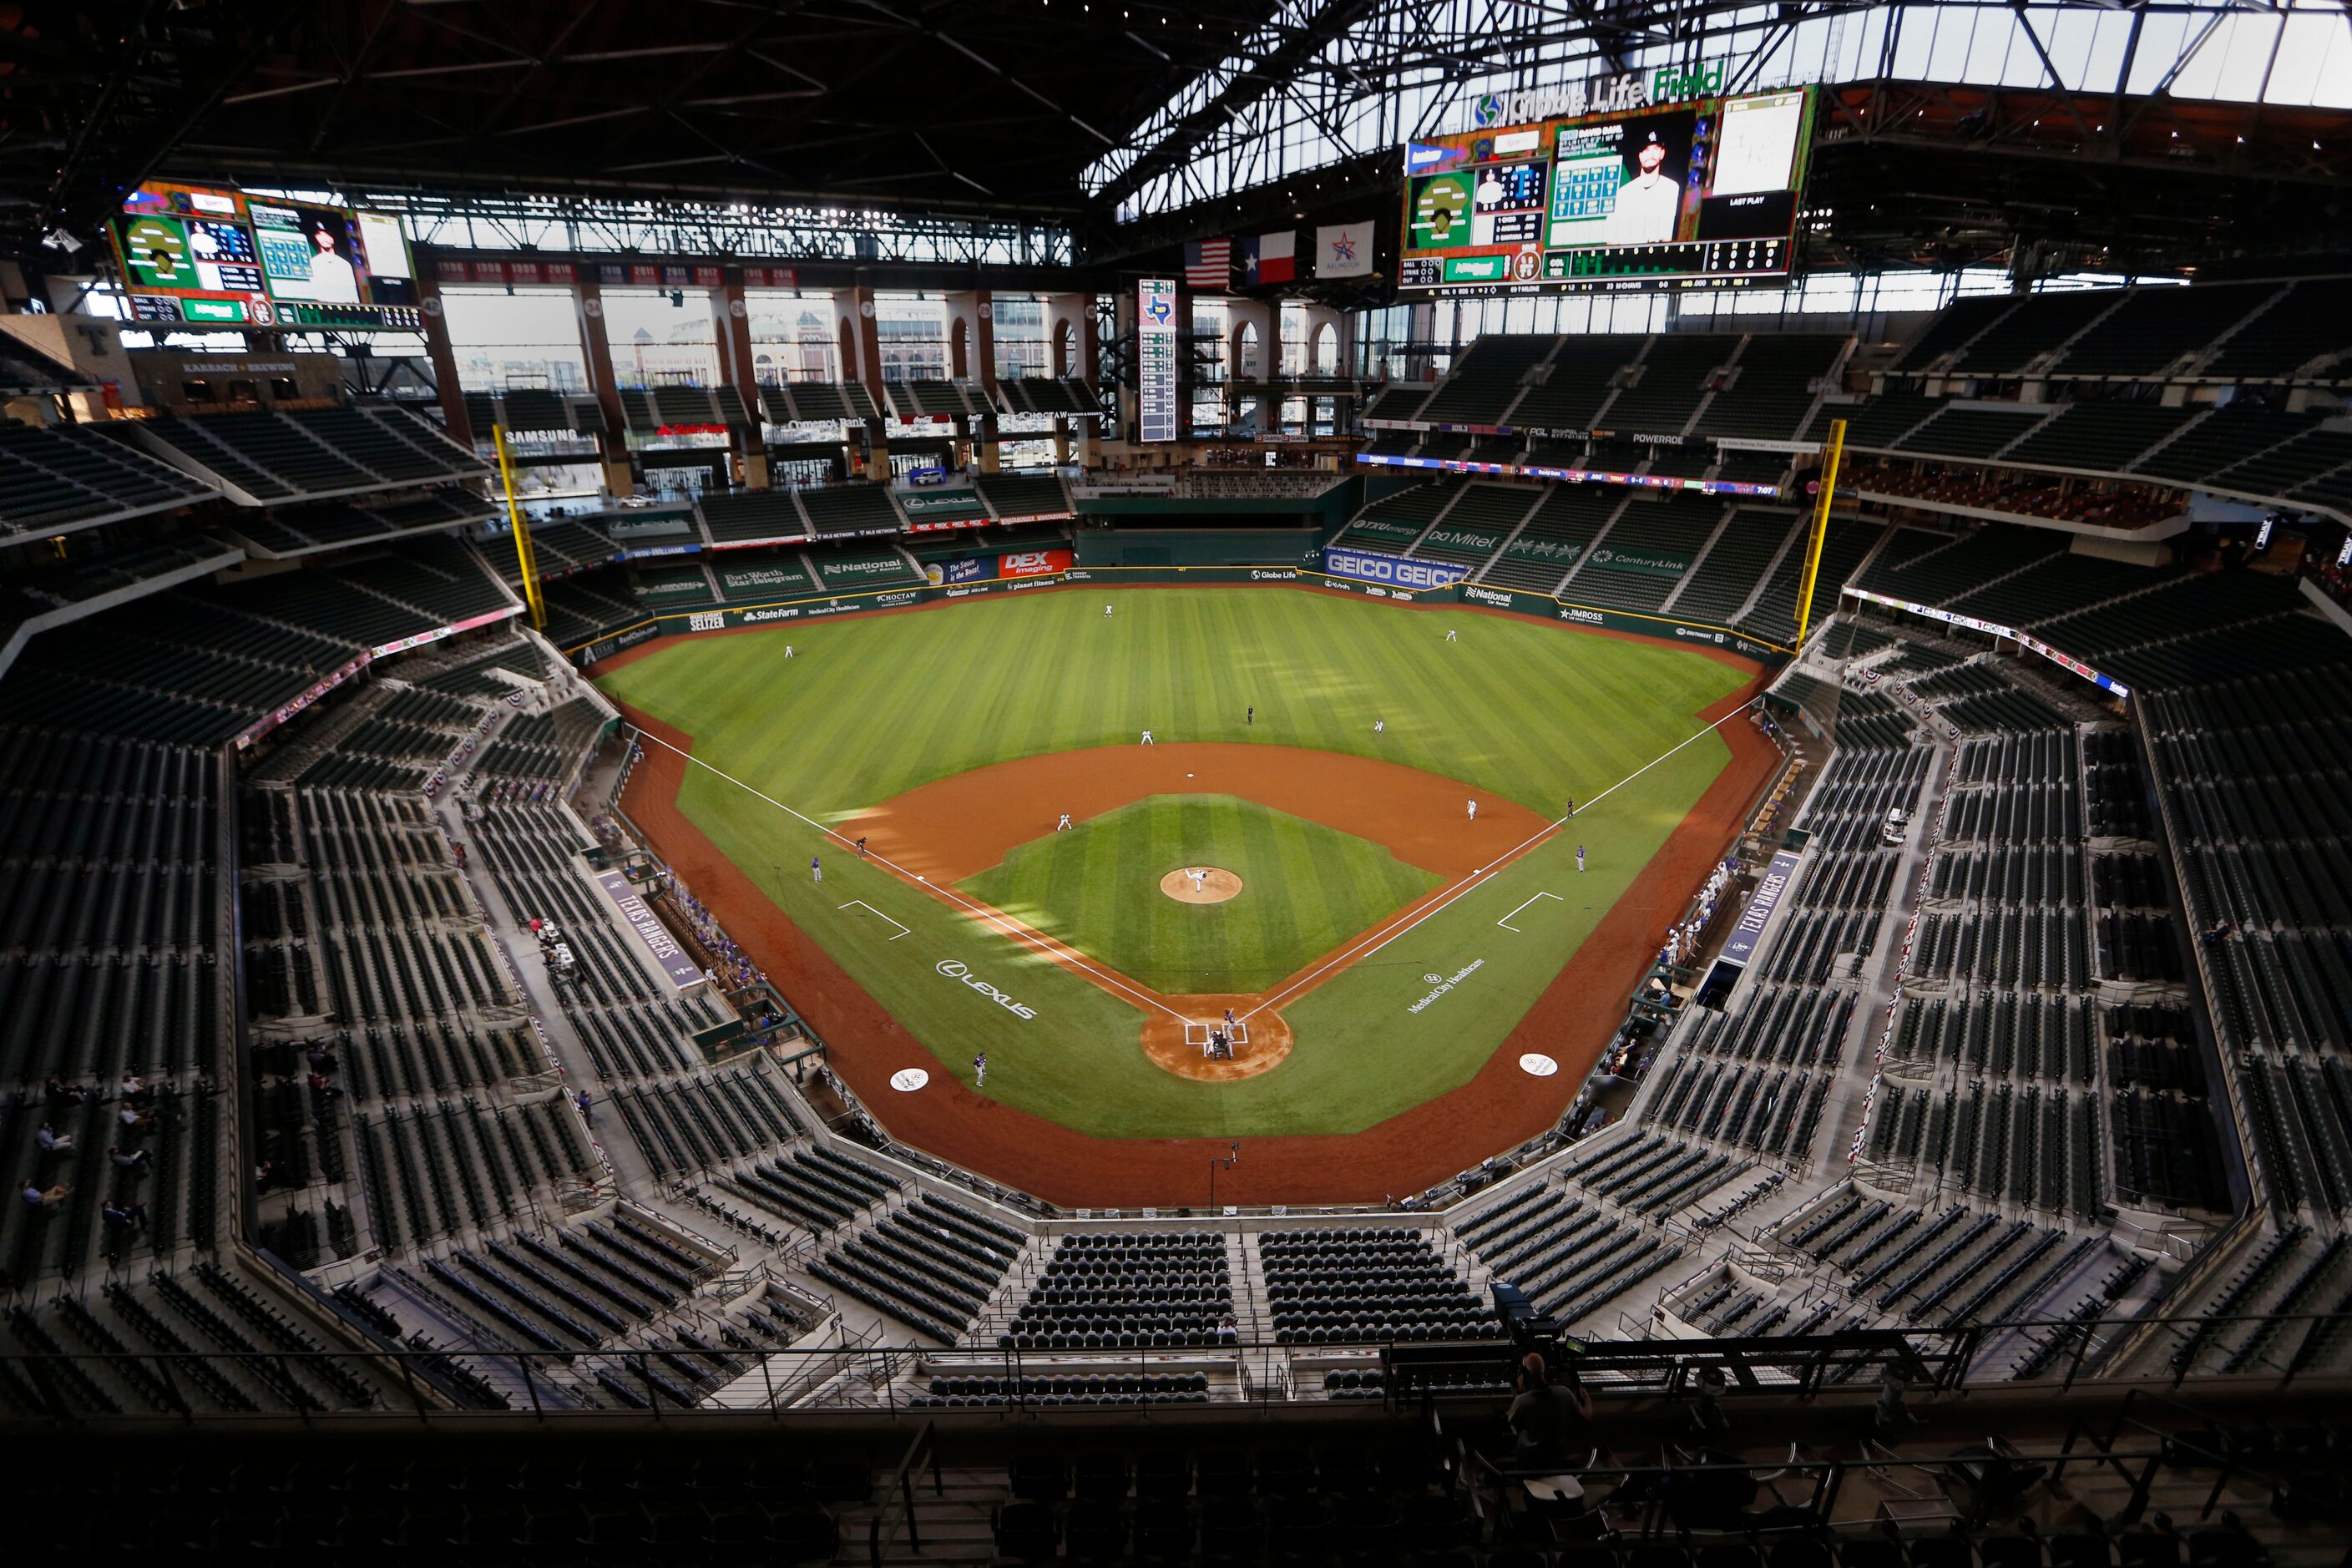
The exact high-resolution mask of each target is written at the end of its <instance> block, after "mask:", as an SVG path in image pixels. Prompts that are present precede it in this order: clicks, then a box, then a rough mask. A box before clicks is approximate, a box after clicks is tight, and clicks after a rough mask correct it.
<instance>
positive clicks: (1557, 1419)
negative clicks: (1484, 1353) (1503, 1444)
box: [1503, 1351, 1592, 1468]
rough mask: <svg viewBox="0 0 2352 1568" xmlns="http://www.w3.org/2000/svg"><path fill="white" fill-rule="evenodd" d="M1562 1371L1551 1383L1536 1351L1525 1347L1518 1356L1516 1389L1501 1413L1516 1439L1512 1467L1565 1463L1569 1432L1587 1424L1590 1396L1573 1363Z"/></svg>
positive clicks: (1590, 1409) (1589, 1422)
mask: <svg viewBox="0 0 2352 1568" xmlns="http://www.w3.org/2000/svg"><path fill="white" fill-rule="evenodd" d="M1562 1372H1563V1374H1564V1375H1563V1376H1562V1378H1561V1380H1560V1381H1559V1382H1557V1383H1555V1382H1554V1381H1553V1380H1552V1377H1551V1374H1550V1371H1549V1368H1547V1367H1546V1366H1545V1364H1544V1358H1543V1356H1542V1354H1541V1353H1540V1352H1536V1351H1529V1352H1528V1353H1527V1354H1526V1355H1525V1356H1524V1357H1522V1358H1521V1359H1520V1361H1519V1377H1518V1390H1519V1391H1518V1393H1517V1395H1515V1396H1514V1397H1513V1398H1512V1400H1511V1404H1510V1408H1509V1409H1507V1411H1505V1412H1504V1415H1503V1420H1504V1422H1505V1424H1506V1425H1507V1426H1509V1427H1510V1429H1511V1434H1512V1436H1514V1437H1515V1438H1516V1439H1517V1443H1516V1446H1515V1447H1513V1449H1512V1453H1511V1462H1512V1464H1513V1465H1514V1466H1515V1467H1517V1468H1526V1467H1528V1466H1539V1465H1557V1464H1565V1463H1567V1462H1568V1449H1567V1443H1568V1439H1569V1437H1570V1435H1571V1434H1573V1433H1574V1432H1575V1431H1576V1430H1577V1429H1578V1428H1579V1427H1580V1426H1591V1422H1592V1396H1591V1394H1587V1393H1586V1392H1585V1391H1584V1384H1583V1383H1582V1382H1581V1381H1580V1379H1579V1378H1578V1377H1577V1375H1576V1369H1575V1368H1574V1367H1566V1368H1563V1369H1562Z"/></svg>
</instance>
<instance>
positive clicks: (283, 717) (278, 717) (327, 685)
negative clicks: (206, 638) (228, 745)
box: [236, 653, 373, 752]
mask: <svg viewBox="0 0 2352 1568" xmlns="http://www.w3.org/2000/svg"><path fill="white" fill-rule="evenodd" d="M372 657H373V656H372V655H369V654H364V653H363V654H361V655H360V656H359V657H358V658H354V659H352V661H351V662H350V663H349V664H346V665H344V666H343V667H342V668H341V669H338V670H336V671H335V672H334V673H333V674H331V675H329V676H327V677H325V678H324V679H321V680H320V681H319V682H318V684H316V685H315V686H312V687H311V688H310V689H309V690H308V691H305V692H304V693H302V695H301V696H299V697H297V698H296V699H294V700H293V701H291V702H289V703H287V704H286V705H285V706H284V707H282V708H278V709H274V710H271V711H270V712H268V713H265V714H263V715H262V717H261V719H260V721H258V722H257V723H256V724H254V725H253V727H252V728H251V729H248V730H247V731H246V732H245V733H244V734H242V735H239V736H238V737H237V738H236V749H237V750H238V751H240V752H242V751H244V750H245V749H246V748H247V746H250V745H252V744H253V743H254V742H256V741H258V740H259V739H261V737H263V736H264V735H267V734H268V733H269V731H272V730H275V729H276V728H278V725H280V724H283V723H284V722H286V721H287V720H289V719H291V718H292V717H294V715H295V714H297V713H299V712H301V711H302V710H304V709H305V708H308V707H309V706H310V704H311V703H313V702H316V701H317V700H319V699H320V698H321V697H324V696H325V695H326V694H327V693H328V692H330V691H332V690H333V689H335V688H336V687H338V686H341V684H342V683H343V682H344V681H346V680H349V679H351V678H352V676H354V675H357V674H358V673H359V672H360V671H361V670H362V669H364V668H367V665H368V661H369V659H370V658H372Z"/></svg>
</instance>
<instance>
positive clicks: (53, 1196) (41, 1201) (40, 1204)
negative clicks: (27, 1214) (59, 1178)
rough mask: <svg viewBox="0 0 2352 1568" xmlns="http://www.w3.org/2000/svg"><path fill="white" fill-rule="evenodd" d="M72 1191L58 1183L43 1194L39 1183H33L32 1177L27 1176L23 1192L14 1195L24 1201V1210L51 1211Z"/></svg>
mask: <svg viewBox="0 0 2352 1568" xmlns="http://www.w3.org/2000/svg"><path fill="white" fill-rule="evenodd" d="M72 1191H73V1189H72V1188H71V1187H68V1186H67V1185H65V1184H62V1183H60V1184H58V1185H57V1186H54V1187H51V1188H49V1189H48V1190H47V1192H44V1191H42V1190H41V1184H40V1183H38V1182H37V1181H35V1180H34V1179H33V1178H32V1177H30V1176H27V1177H26V1178H25V1185H24V1188H23V1190H22V1191H20V1192H19V1193H18V1194H16V1195H17V1196H18V1197H19V1198H22V1199H23V1200H24V1203H25V1206H26V1208H35V1209H53V1208H55V1207H57V1206H58V1205H59V1204H61V1203H63V1202H65V1201H66V1194H68V1193H70V1192H72Z"/></svg>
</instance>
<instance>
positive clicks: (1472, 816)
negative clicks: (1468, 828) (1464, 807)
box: [1470, 800, 1478, 822]
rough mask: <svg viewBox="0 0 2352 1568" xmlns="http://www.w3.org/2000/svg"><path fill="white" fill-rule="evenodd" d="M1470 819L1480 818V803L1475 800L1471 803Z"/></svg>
mask: <svg viewBox="0 0 2352 1568" xmlns="http://www.w3.org/2000/svg"><path fill="white" fill-rule="evenodd" d="M1470 820H1471V821H1473V822H1475V821H1477V820H1478V803H1477V802H1476V801H1475V800H1474V801H1472V802H1471V803H1470Z"/></svg>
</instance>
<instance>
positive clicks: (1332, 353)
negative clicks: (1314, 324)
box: [1312, 321, 1339, 375]
mask: <svg viewBox="0 0 2352 1568" xmlns="http://www.w3.org/2000/svg"><path fill="white" fill-rule="evenodd" d="M1312 368H1313V371H1314V374H1317V375H1337V374H1339V328H1338V327H1337V326H1335V325H1333V324H1332V323H1331V322H1329V321H1326V322H1324V323H1323V324H1322V325H1321V326H1319V327H1318V328H1316V329H1315V363H1314V365H1313V367H1312Z"/></svg>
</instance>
